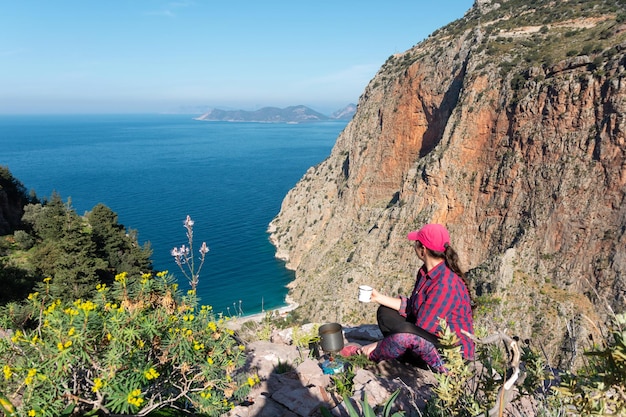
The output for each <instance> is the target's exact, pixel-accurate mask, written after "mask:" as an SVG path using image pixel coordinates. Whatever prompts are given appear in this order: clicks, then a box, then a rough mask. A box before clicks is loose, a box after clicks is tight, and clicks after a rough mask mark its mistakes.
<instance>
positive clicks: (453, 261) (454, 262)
mask: <svg viewBox="0 0 626 417" xmlns="http://www.w3.org/2000/svg"><path fill="white" fill-rule="evenodd" d="M445 248H446V249H445V251H444V252H439V251H435V250H430V249H428V248H426V250H427V251H429V252H430V253H431V254H432V255H433V256H435V257H437V258H443V259H445V261H446V265H447V266H448V268H450V269H451V270H452V271H454V273H455V274H457V275H458V276H459V277H460V278H461V279H462V280H463V283H465V286H466V287H467V292H468V294H469V296H470V299H471V298H472V292H471V291H470V285H469V281H468V280H467V276H466V275H465V272H463V270H462V269H461V267H460V261H459V255H458V254H457V253H456V251H455V250H454V249H453V248H452V246H450V245H448V244H447V243H446V244H445Z"/></svg>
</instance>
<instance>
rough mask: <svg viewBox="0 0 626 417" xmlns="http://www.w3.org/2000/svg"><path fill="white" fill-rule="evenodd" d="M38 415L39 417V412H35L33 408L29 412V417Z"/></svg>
mask: <svg viewBox="0 0 626 417" xmlns="http://www.w3.org/2000/svg"><path fill="white" fill-rule="evenodd" d="M36 415H37V412H36V411H35V410H33V409H32V408H31V409H30V410H29V411H28V417H35V416H36Z"/></svg>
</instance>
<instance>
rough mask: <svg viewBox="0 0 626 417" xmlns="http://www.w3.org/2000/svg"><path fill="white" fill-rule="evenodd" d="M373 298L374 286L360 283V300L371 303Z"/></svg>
mask: <svg viewBox="0 0 626 417" xmlns="http://www.w3.org/2000/svg"><path fill="white" fill-rule="evenodd" d="M371 300H372V287H370V286H369V285H359V301H360V302H362V303H369V302H370V301H371Z"/></svg>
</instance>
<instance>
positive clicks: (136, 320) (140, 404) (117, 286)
mask: <svg viewBox="0 0 626 417" xmlns="http://www.w3.org/2000/svg"><path fill="white" fill-rule="evenodd" d="M50 281H51V279H50V278H47V279H46V280H45V288H48V287H49V286H50V285H51V282H50ZM29 300H30V302H31V304H32V307H33V309H35V310H36V311H38V317H37V318H36V319H35V322H36V327H35V328H34V329H32V330H25V329H18V330H15V331H14V333H13V335H12V337H8V338H3V339H0V363H2V364H4V366H3V376H2V377H0V380H1V381H0V398H2V397H4V401H3V402H0V404H7V403H6V401H10V402H12V403H13V406H14V408H15V409H16V410H17V412H18V413H19V415H28V416H39V415H43V416H59V415H63V414H69V413H70V412H72V413H80V414H84V413H86V412H90V411H96V410H97V411H99V412H101V413H104V414H135V415H139V416H143V415H146V414H148V413H149V412H150V411H153V410H156V409H160V408H164V407H168V408H175V409H182V408H185V409H189V410H191V411H194V412H199V413H205V414H208V415H219V414H220V413H222V412H224V411H225V410H227V409H229V408H230V407H231V406H232V405H233V401H235V400H236V399H237V398H241V397H242V396H245V395H246V394H247V391H248V390H249V387H250V386H252V385H254V383H255V379H254V378H253V377H250V378H247V377H246V376H245V375H238V373H237V369H238V368H240V366H241V365H242V364H243V363H244V361H245V352H244V346H243V345H240V344H239V343H238V342H237V341H236V340H235V338H233V335H232V331H231V330H229V329H227V328H226V327H225V319H223V318H217V317H215V316H214V314H213V312H212V310H211V307H207V306H201V307H199V308H198V304H197V300H196V295H195V292H194V291H189V292H188V293H187V294H186V295H185V296H181V294H179V293H178V291H177V284H175V283H173V282H172V278H171V276H169V275H168V274H167V273H166V272H163V273H158V274H157V275H156V276H152V275H151V274H144V275H142V276H139V277H130V276H128V274H126V273H121V274H118V275H117V276H116V277H115V282H114V284H113V285H112V286H111V287H109V286H107V285H105V284H98V288H97V295H96V296H95V297H94V298H93V299H79V300H76V301H74V302H73V303H65V302H62V301H60V300H59V299H53V298H51V297H49V294H48V293H47V292H44V293H42V294H39V293H33V294H31V295H30V296H29ZM246 378H247V379H246ZM238 380H239V381H238ZM7 407H9V408H10V407H11V406H10V405H6V406H5V410H6V411H7V412H9V409H8V408H7ZM9 414H10V413H9Z"/></svg>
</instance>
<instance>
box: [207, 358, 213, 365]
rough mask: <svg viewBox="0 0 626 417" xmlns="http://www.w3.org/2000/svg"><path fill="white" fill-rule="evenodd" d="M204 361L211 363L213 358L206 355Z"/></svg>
mask: <svg viewBox="0 0 626 417" xmlns="http://www.w3.org/2000/svg"><path fill="white" fill-rule="evenodd" d="M206 361H207V362H208V363H209V365H213V358H212V357H210V356H209V357H208V358H206Z"/></svg>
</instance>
